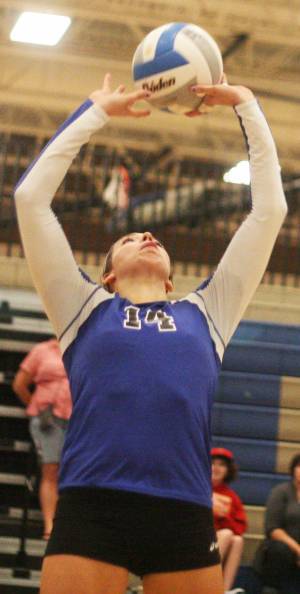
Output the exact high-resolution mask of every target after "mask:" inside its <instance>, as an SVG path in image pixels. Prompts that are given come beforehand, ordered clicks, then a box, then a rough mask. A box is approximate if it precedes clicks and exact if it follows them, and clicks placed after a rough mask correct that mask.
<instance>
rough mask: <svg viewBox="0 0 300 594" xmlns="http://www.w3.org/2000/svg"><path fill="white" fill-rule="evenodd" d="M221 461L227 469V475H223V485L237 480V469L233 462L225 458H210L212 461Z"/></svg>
mask: <svg viewBox="0 0 300 594" xmlns="http://www.w3.org/2000/svg"><path fill="white" fill-rule="evenodd" d="M216 459H217V460H222V462H224V463H225V464H226V467H227V474H226V475H225V478H224V479H223V480H224V483H231V482H232V481H234V480H235V479H236V478H237V475H238V467H237V465H236V463H235V462H234V461H233V460H229V458H225V456H212V461H214V460H216Z"/></svg>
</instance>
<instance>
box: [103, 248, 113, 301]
mask: <svg viewBox="0 0 300 594" xmlns="http://www.w3.org/2000/svg"><path fill="white" fill-rule="evenodd" d="M114 245H115V244H114V243H113V244H112V246H111V247H110V248H109V250H108V252H107V254H106V257H105V260H104V266H103V270H102V276H104V275H105V274H108V273H109V272H110V271H111V269H112V256H113V250H114ZM102 285H103V287H104V288H105V289H106V290H107V291H108V292H109V293H113V291H112V290H111V288H110V286H109V285H108V284H106V282H105V281H102Z"/></svg>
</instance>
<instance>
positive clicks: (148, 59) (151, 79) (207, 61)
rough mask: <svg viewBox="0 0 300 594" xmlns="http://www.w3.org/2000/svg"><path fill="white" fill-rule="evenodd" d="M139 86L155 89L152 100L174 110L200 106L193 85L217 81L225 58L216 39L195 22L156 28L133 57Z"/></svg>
mask: <svg viewBox="0 0 300 594" xmlns="http://www.w3.org/2000/svg"><path fill="white" fill-rule="evenodd" d="M132 74H133V79H134V81H135V85H136V87H137V88H142V89H147V90H149V91H151V93H152V97H151V98H150V100H149V101H150V103H151V104H152V105H153V106H155V107H157V108H158V109H162V110H164V111H169V112H173V113H188V112H189V111H192V110H194V109H197V108H199V105H200V104H201V98H199V97H197V96H195V95H194V94H193V93H192V92H191V91H190V87H191V86H192V85H194V84H197V83H198V84H208V85H211V84H217V83H218V82H220V80H221V78H222V74H223V61H222V55H221V52H220V49H219V47H218V45H217V43H216V42H215V40H214V39H213V38H212V37H211V35H209V33H207V31H205V30H204V29H202V28H201V27H198V26H197V25H193V24H191V23H168V24H167V25H162V26H161V27H157V29H154V30H153V31H151V32H150V33H148V35H146V37H145V38H144V39H143V41H142V42H141V43H140V44H139V46H138V47H137V49H136V51H135V54H134V56H133V60H132Z"/></svg>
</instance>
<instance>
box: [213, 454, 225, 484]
mask: <svg viewBox="0 0 300 594" xmlns="http://www.w3.org/2000/svg"><path fill="white" fill-rule="evenodd" d="M211 471H212V481H213V483H215V484H221V483H223V482H224V480H225V478H226V475H227V472H228V469H227V464H226V462H224V460H222V459H221V458H213V460H212V468H211Z"/></svg>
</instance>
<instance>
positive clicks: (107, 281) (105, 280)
mask: <svg viewBox="0 0 300 594" xmlns="http://www.w3.org/2000/svg"><path fill="white" fill-rule="evenodd" d="M101 282H102V284H103V286H104V287H105V288H106V289H107V290H108V291H109V292H110V293H114V290H115V288H114V287H115V282H116V275H115V273H114V271H113V270H111V271H110V272H106V273H105V274H103V275H102V278H101Z"/></svg>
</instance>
